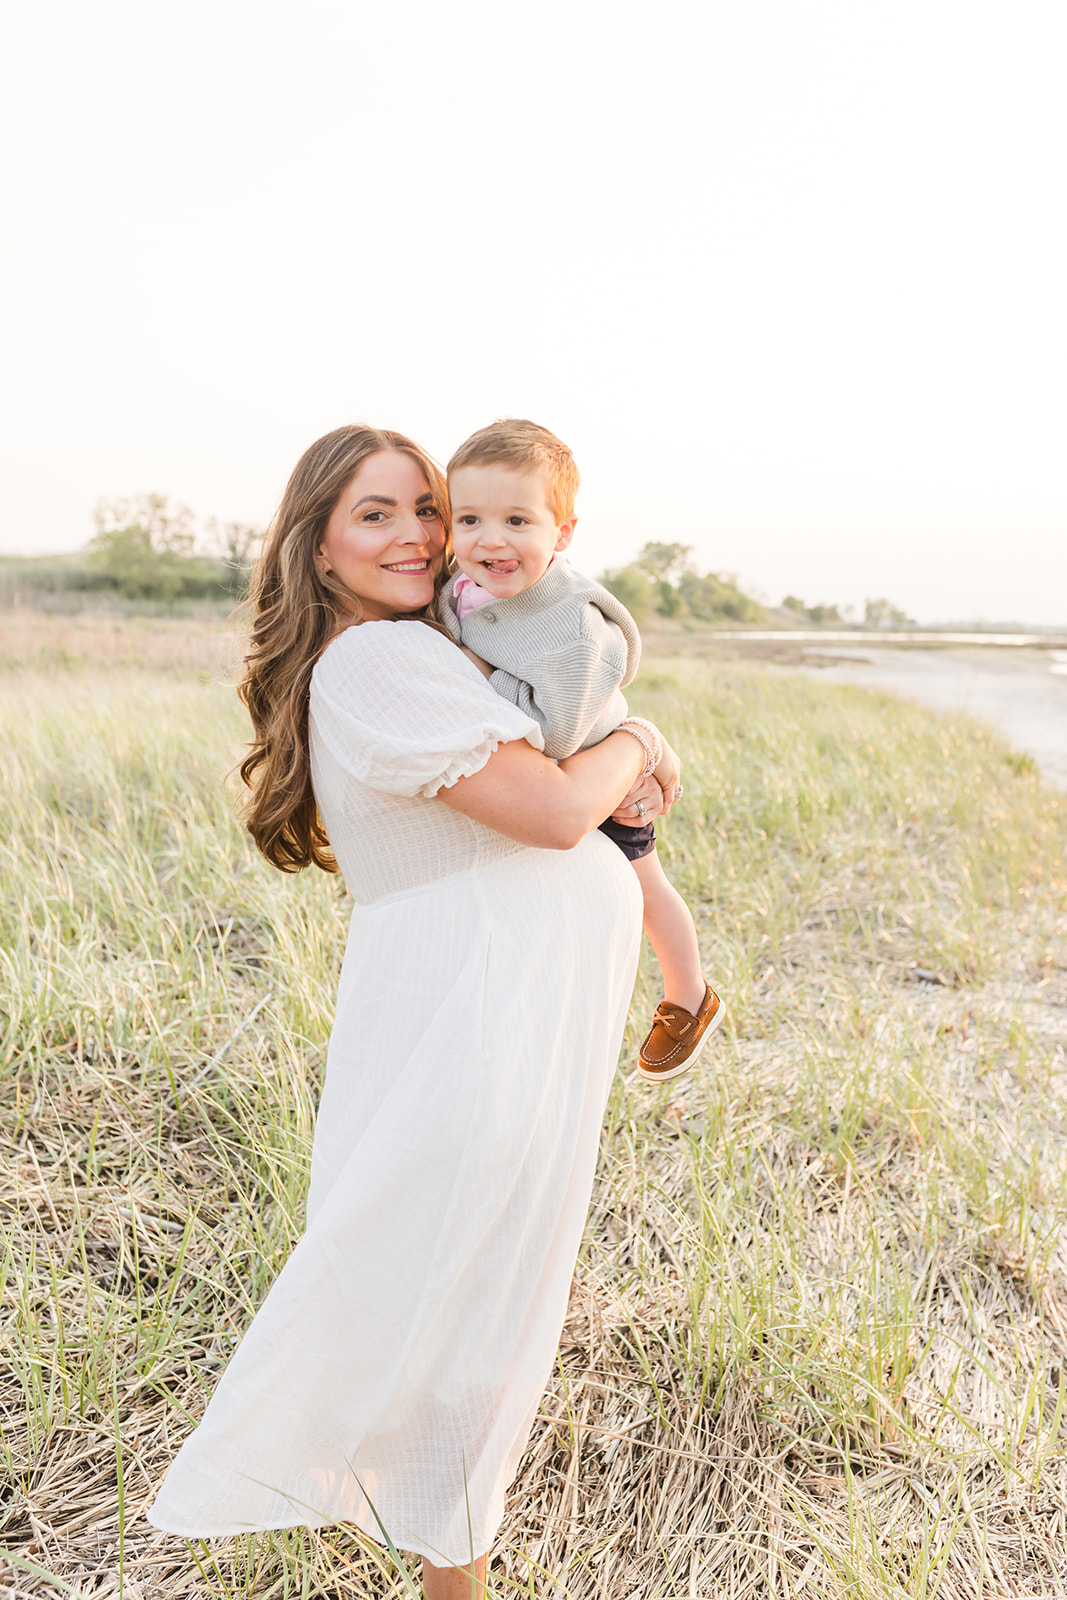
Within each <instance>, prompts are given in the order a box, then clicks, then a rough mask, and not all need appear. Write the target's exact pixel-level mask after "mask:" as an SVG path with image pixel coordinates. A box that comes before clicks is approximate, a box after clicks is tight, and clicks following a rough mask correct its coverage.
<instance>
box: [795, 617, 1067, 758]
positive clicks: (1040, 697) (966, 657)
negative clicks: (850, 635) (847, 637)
mask: <svg viewBox="0 0 1067 1600" xmlns="http://www.w3.org/2000/svg"><path fill="white" fill-rule="evenodd" d="M818 655H819V665H818V666H815V665H813V666H812V667H810V668H809V670H810V671H811V672H812V673H818V675H819V676H820V677H823V678H830V679H832V680H833V681H834V682H836V683H855V684H862V685H866V686H867V687H870V688H877V689H888V690H891V691H892V692H893V693H894V694H901V695H906V696H907V697H908V698H909V699H911V700H918V701H919V702H920V703H921V704H922V705H926V706H932V707H933V708H934V709H935V710H938V711H955V710H960V709H962V710H966V711H970V712H971V713H972V714H973V715H974V716H976V717H981V719H982V720H983V721H984V722H987V723H990V724H992V726H993V727H995V728H997V729H998V730H999V731H1000V732H1001V733H1003V734H1004V735H1005V736H1006V738H1007V739H1009V740H1010V742H1011V744H1012V745H1013V746H1014V747H1015V749H1017V750H1025V751H1027V752H1028V753H1029V754H1030V755H1032V756H1033V757H1034V758H1035V760H1036V761H1037V762H1038V764H1039V766H1040V767H1041V770H1042V772H1043V773H1044V775H1045V777H1046V778H1048V779H1049V781H1050V782H1052V783H1055V784H1056V785H1057V787H1059V788H1065V789H1067V651H1063V650H1027V649H1007V648H1003V647H1001V648H996V647H988V648H985V649H953V650H939V649H923V650H894V649H877V648H875V649H866V648H863V647H860V648H857V647H856V646H848V647H845V646H842V647H840V648H836V647H834V646H833V645H821V646H820V647H819V648H818ZM835 658H837V661H836V664H834V665H831V664H830V662H831V660H834V659H835Z"/></svg>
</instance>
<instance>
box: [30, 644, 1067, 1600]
mask: <svg viewBox="0 0 1067 1600" xmlns="http://www.w3.org/2000/svg"><path fill="white" fill-rule="evenodd" d="M120 645H121V648H120ZM127 647H129V639H128V638H127V640H126V643H125V645H122V644H121V641H120V644H119V645H115V646H114V647H113V648H112V647H109V652H108V653H105V654H104V655H102V656H101V655H100V654H99V653H98V654H97V655H96V656H95V657H94V655H93V653H92V651H90V650H86V651H85V652H83V655H82V658H81V659H80V661H79V663H78V664H76V665H74V666H71V665H69V664H68V665H66V666H63V665H54V664H52V665H49V664H48V661H47V660H46V661H45V662H44V664H43V665H42V663H41V661H40V659H39V658H38V657H34V658H33V659H31V660H29V664H27V661H28V659H29V658H28V657H27V654H26V652H23V655H22V656H21V657H19V656H18V654H17V652H16V653H15V654H16V664H14V665H11V666H10V667H9V670H7V671H6V672H5V673H3V674H0V706H2V708H3V711H2V718H3V720H2V726H0V763H2V768H3V787H4V794H5V804H6V819H5V821H6V826H5V828H4V829H3V834H2V843H0V875H2V878H3V896H2V908H0V918H2V923H0V930H2V931H0V962H2V979H0V982H2V1001H0V1003H2V1007H3V1014H2V1017H0V1027H2V1045H0V1061H2V1063H3V1065H2V1083H3V1097H2V1098H3V1118H4V1127H3V1137H4V1139H5V1143H6V1147H7V1150H8V1152H9V1157H8V1161H7V1163H6V1166H5V1173H4V1178H3V1185H2V1189H0V1228H2V1251H3V1262H4V1265H3V1318H4V1320H3V1334H2V1337H3V1362H2V1376H0V1416H2V1424H3V1452H4V1462H5V1472H6V1475H7V1477H8V1480H9V1488H8V1491H7V1493H6V1498H5V1500H4V1504H3V1509H2V1517H3V1522H2V1527H0V1546H2V1547H3V1548H4V1549H5V1550H6V1551H8V1552H9V1554H8V1557H7V1559H8V1563H9V1565H8V1578H7V1581H8V1585H9V1589H8V1592H9V1594H10V1595H12V1596H15V1595H30V1594H33V1595H53V1594H54V1595H60V1594H70V1593H74V1594H77V1595H80V1596H89V1595H94V1596H96V1595H99V1596H107V1595H112V1594H114V1595H119V1594H123V1595H126V1596H129V1597H133V1600H149V1597H156V1596H160V1597H186V1596H220V1597H221V1596H226V1597H233V1600H236V1597H237V1596H253V1595H255V1596H263V1597H265V1596H268V1595H269V1596H277V1597H282V1596H292V1597H294V1600H295V1597H307V1600H311V1597H319V1596H321V1597H324V1600H325V1597H337V1600H340V1597H346V1600H347V1597H349V1596H353V1597H354V1596H396V1597H400V1596H408V1597H409V1600H410V1595H411V1594H412V1592H417V1591H416V1590H413V1584H412V1581H411V1580H409V1578H408V1577H407V1576H406V1575H405V1573H404V1571H403V1570H402V1569H401V1567H400V1566H398V1564H397V1562H396V1561H395V1560H394V1559H393V1558H392V1557H391V1556H390V1555H389V1553H388V1552H387V1551H386V1550H384V1549H383V1548H382V1547H380V1546H378V1545H376V1544H374V1543H373V1542H372V1541H370V1540H368V1539H366V1538H364V1537H362V1536H359V1535H357V1534H355V1533H353V1532H352V1530H350V1529H344V1528H341V1529H336V1528H335V1529H325V1530H320V1531H317V1532H311V1531H309V1530H306V1529H305V1530H293V1531H291V1532H286V1533H280V1534H273V1535H262V1536H256V1537H254V1538H250V1539H244V1540H237V1541H218V1542H215V1543H213V1544H212V1545H211V1546H207V1545H203V1544H199V1545H186V1544H185V1543H183V1542H182V1541H180V1540H176V1539H172V1538H169V1537H166V1536H163V1535H160V1534H157V1533H155V1532H154V1531H153V1530H152V1529H150V1528H149V1527H148V1525H147V1523H146V1522H145V1521H144V1520H143V1512H144V1509H145V1507H146V1506H147V1504H148V1503H149V1501H150V1500H151V1498H152V1495H153V1493H154V1490H155V1487H156V1485H157V1483H158V1481H159V1479H160V1478H161V1476H162V1474H163V1472H164V1470H165V1468H166V1465H167V1462H168V1461H169V1459H170V1458H171V1457H172V1455H173V1453H174V1451H175V1449H176V1447H177V1445H178V1443H179V1442H180V1440H181V1439H182V1438H183V1437H184V1435H185V1433H186V1432H187V1431H188V1429H189V1427H190V1426H191V1425H192V1424H193V1422H194V1421H195V1419H196V1418H197V1417H198V1416H199V1415H200V1414H201V1412H202V1410H203V1407H204V1404H205V1402H206V1399H207V1396H208V1395H209V1393H210V1391H211V1389H212V1386H213V1384H214V1382H215V1381H216V1378H217V1376H218V1373H219V1371H220V1370H221V1368H222V1366H223V1365H224V1363H225V1361H226V1359H227V1357H228V1355H229V1352H230V1351H231V1350H232V1348H233V1346H234V1344H235V1343H236V1341H237V1339H238V1338H239V1336H240V1333H241V1330H242V1329H243V1328H244V1327H245V1326H246V1325H247V1322H248V1320H249V1318H250V1316H251V1315H252V1312H253V1310H254V1307H255V1305H256V1304H257V1303H258V1301H259V1300H260V1299H261V1298H262V1295H263V1293H264V1292H265V1289H266V1287H267V1286H268V1284H269V1282H270V1281H271V1279H272V1277H273V1275H274V1274H275V1273H276V1271H277V1270H278V1268H279V1266H280V1264H281V1263H282V1261H283V1260H284V1259H285V1256H286V1254H287V1253H288V1251H289V1249H290V1248H291V1246H292V1243H293V1241H294V1239H295V1238H296V1237H297V1235H298V1233H299V1229H300V1215H301V1203H302V1196H303V1192H304V1186H305V1183H306V1178H307V1169H308V1160H309V1152H310V1141H311V1133H312V1125H313V1116H314V1104H315V1099H316V1094H317V1088H318V1081H319V1074H320V1071H321V1067H322V1061H323V1052H324V1045H325V1040H326V1037H327V1033H328V1029H329V1024H330V1017H331V1011H332V1004H333V991H334V985H335V982H336V977H337V971H338V966H339V961H340V955H341V951H342V948H343V942H344V937H345V928H346V920H347V918H346V907H345V900H344V896H343V893H342V891H341V889H340V886H339V885H338V883H337V882H336V880H331V879H327V878H325V877H323V876H322V875H316V876H311V875H310V874H305V875H303V876H302V877H300V878H298V879H286V878H283V877H281V876H280V875H277V874H273V873H272V872H271V871H270V869H268V868H267V867H266V865H265V864H264V863H262V862H261V861H259V860H258V859H257V858H256V856H255V855H254V853H253V852H252V850H251V849H250V848H249V845H248V843H247V842H246V840H245V838H244V836H243V835H242V833H241V831H240V829H239V828H238V827H237V826H236V824H235V823H234V822H233V820H232V813H231V801H230V799H229V798H228V796H227V794H226V793H225V791H224V790H223V788H222V786H221V784H220V781H219V778H220V774H221V773H222V772H223V771H225V770H226V768H227V767H228V766H229V765H231V764H232V761H233V758H234V755H235V753H236V750H237V748H238V745H239V743H240V740H241V739H242V737H243V726H242V722H241V718H240V715H239V712H238V708H237V707H236V705H235V703H234V698H233V695H232V692H231V691H229V690H227V689H226V688H225V687H223V686H222V685H221V684H220V683H219V682H218V681H217V668H216V664H217V662H218V661H219V660H220V659H221V657H220V656H219V655H218V653H217V652H218V649H219V646H218V644H217V642H215V643H214V644H209V643H206V642H205V641H204V640H202V639H200V638H199V637H198V636H197V635H196V634H195V630H194V631H193V633H191V634H189V635H188V636H187V637H186V638H185V641H184V643H183V642H181V641H180V638H179V635H178V634H177V633H176V634H175V635H174V641H173V643H172V646H170V647H168V648H169V649H170V655H169V656H167V657H166V658H163V659H160V658H159V657H157V658H156V659H155V664H154V665H148V666H144V665H140V666H138V665H131V664H130V663H129V662H128V661H126V660H124V659H123V650H124V649H125V650H126V651H127V654H129V653H130V650H129V648H127ZM130 648H132V647H130ZM212 651H215V652H216V653H215V654H212V653H211V652H212ZM19 661H21V665H20V664H18V662H19ZM633 699H634V702H635V704H636V705H637V706H638V707H639V708H640V709H641V710H642V711H644V712H645V713H646V714H648V715H651V716H653V717H655V718H656V719H657V720H659V721H661V722H662V724H663V726H664V727H665V728H666V729H667V730H668V731H669V732H670V733H671V734H672V735H673V737H674V739H675V741H676V743H677V744H678V746H679V748H680V749H681V750H682V752H683V754H684V756H685V759H686V763H687V773H686V782H687V794H686V800H685V802H684V805H683V806H682V807H680V808H679V810H678V812H677V813H676V814H675V817H674V818H673V819H672V820H671V821H670V822H669V823H668V824H667V825H666V826H665V827H664V828H663V829H662V848H663V851H664V856H665V859H666V862H667V865H668V868H669V870H670V871H671V873H672V875H673V876H674V878H675V881H676V882H677V883H678V884H679V887H680V888H681V889H682V891H683V892H684V893H685V894H686V895H687V896H688V897H689V900H690V903H691V904H692V905H693V907H694V909H695V910H696V912H697V915H698V920H699V923H700V927H701V936H702V940H703V943H704V947H705V950H706V954H707V961H708V968H709V971H710V972H711V973H712V974H713V976H714V978H715V979H716V980H717V985H718V986H719V987H721V989H722V991H723V993H724V994H725V995H726V996H727V998H728V1002H729V1006H730V1011H729V1017H728V1024H727V1026H726V1027H725V1028H724V1029H723V1030H722V1033H721V1035H720V1036H719V1038H718V1039H717V1041H716V1043H715V1044H714V1046H713V1047H711V1048H709V1050H708V1051H707V1052H706V1054H705V1057H704V1058H703V1060H702V1062H701V1064H700V1066H699V1068H698V1070H697V1071H695V1072H694V1073H693V1074H692V1075H691V1076H690V1077H688V1078H682V1079H681V1080H677V1081H676V1082H674V1083H672V1084H669V1085H663V1086H661V1087H660V1088H658V1089H650V1088H649V1087H648V1086H647V1085H645V1084H644V1083H643V1082H641V1080H639V1079H637V1078H636V1077H635V1076H634V1075H633V1073H632V1071H631V1070H630V1066H631V1064H632V1059H633V1054H634V1050H635V1047H636V1043H637V1041H638V1039H639V1037H640V1034H641V1032H642V1031H643V1028H644V1026H645V1025H646V1023H647V1017H648V1014H649V1012H650V1010H651V1008H652V1006H653V1005H654V1003H655V999H656V993H655V984H654V973H653V971H652V968H651V965H650V964H649V963H648V962H647V961H646V962H645V963H644V964H643V966H642V972H641V976H640V979H639V984H638V990H637V993H636V995H635V1002H634V1009H633V1020H632V1025H631V1030H630V1034H629V1037H628V1041H627V1048H626V1053H625V1056H624V1062H623V1070H622V1071H621V1072H620V1075H619V1077H618V1079H617V1082H616V1085H615V1089H614V1092H613V1095H612V1099H611V1103H610V1106H609V1112H608V1118H607V1124H606V1132H605V1139H604V1149H603V1158H602V1163H601V1171H600V1177H599V1181H598V1185H597V1189H596V1194H595V1197H594V1206H593V1211H592V1215H591V1218H590V1224H589V1228H588V1232H587V1238H586V1244H585V1247H584V1250H583V1255H582V1258H581V1261H580V1263H579V1269H578V1272H577V1275H576V1279H575V1286H574V1293H573V1299H572V1306H571V1312H570V1315H569V1319H568V1322H567V1324H566V1327H565V1329H564V1336H563V1340H562V1343H561V1349H560V1357H559V1363H558V1369H557V1372H556V1375H555V1378H554V1381H553V1383H552V1385H551V1386H550V1389H549V1391H548V1393H547V1394H546V1396H545V1399H544V1402H543V1405H542V1408H541V1416H540V1419H539V1421H538V1423H537V1425H536V1428H535V1431H534V1436H533V1439H532V1442H531V1447H530V1451H529V1453H528V1455H527V1457H526V1458H525V1461H524V1463H523V1465H522V1468H521V1471H520V1475H519V1478H518V1480H517V1482H516V1484H515V1486H514V1491H513V1493H512V1496H511V1498H510V1500H509V1509H508V1517H507V1522H506V1525H505V1528H504V1530H503V1534H502V1538H501V1544H500V1548H499V1551H498V1553H497V1556H496V1559H495V1562H494V1566H493V1585H494V1593H495V1594H497V1595H498V1596H509V1597H510V1596H516V1597H517V1596H538V1597H547V1596H553V1597H559V1600H563V1597H573V1600H587V1597H589V1600H591V1597H594V1596H596V1597H609V1596H610V1597H611V1600H630V1597H633V1600H683V1597H693V1596H701V1597H705V1600H711V1597H713V1596H731V1597H738V1600H740V1597H747V1596H753V1597H761V1600H762V1597H770V1596H776V1597H777V1596H782V1597H787V1596H803V1597H804V1600H813V1597H815V1600H818V1597H834V1600H837V1597H844V1596H849V1597H866V1596H883V1595H884V1596H914V1597H922V1600H932V1597H933V1596H935V1595H936V1596H940V1597H943V1600H973V1597H975V1596H979V1595H984V1596H989V1597H994V1596H1008V1595H1013V1596H1030V1595H1049V1596H1052V1595H1062V1594H1063V1593H1064V1590H1065V1584H1067V1458H1065V1454H1064V1449H1065V1444H1067V1376H1065V1374H1067V1261H1065V1258H1064V1251H1063V1233H1062V1225H1063V1219H1064V1214H1065V1208H1067V1168H1065V1155H1067V1138H1065V1129H1064V1120H1063V1090H1064V1074H1065V1067H1067V1057H1065V1039H1067V917H1065V910H1067V904H1065V902H1067V894H1065V876H1067V874H1065V862H1064V846H1065V844H1067V801H1065V799H1064V798H1063V797H1061V796H1057V795H1055V794H1054V793H1053V792H1051V791H1049V790H1048V789H1046V788H1044V787H1043V786H1042V784H1041V783H1040V781H1039V779H1038V778H1037V776H1036V774H1035V773H1034V772H1033V771H1032V770H1030V769H1029V768H1027V767H1026V765H1025V764H1020V763H1018V762H1015V763H1012V762H1011V761H1010V760H1009V758H1008V755H1007V753H1006V752H1005V751H1004V749H1003V748H1002V747H1001V746H1000V745H999V744H998V743H997V742H996V741H995V739H994V738H993V737H992V736H991V735H989V734H987V733H985V732H984V731H983V730H982V729H981V728H979V727H978V726H977V725H975V724H973V723H971V722H969V721H968V720H967V719H965V718H960V719H955V720H945V719H940V718H937V717H935V716H933V715H931V714H929V713H926V712H923V711H920V710H918V709H915V708H912V707H910V706H907V705H905V704H903V703H900V702H897V701H892V700H888V699H881V698H879V697H876V696H873V695H870V694H868V693H865V692H861V691H858V690H850V689H845V688H838V687H831V686H827V685H823V684H820V683H817V682H811V681H810V680H809V679H808V678H793V677H788V676H785V675H782V674H776V673H769V672H767V671H765V670H763V669H761V668H759V667H758V666H751V665H745V664H743V663H740V664H739V663H733V664H731V663H715V662H702V663H692V662H686V661H677V662H672V661H666V660H663V661H657V662H653V663H652V665H651V666H650V667H649V668H647V669H646V671H645V673H644V675H643V678H642V680H641V683H640V685H639V686H638V689H637V692H636V693H635V695H634V696H633ZM388 1289H389V1286H388V1284H387V1283H383V1284H382V1285H381V1286H380V1290H381V1292H382V1293H388Z"/></svg>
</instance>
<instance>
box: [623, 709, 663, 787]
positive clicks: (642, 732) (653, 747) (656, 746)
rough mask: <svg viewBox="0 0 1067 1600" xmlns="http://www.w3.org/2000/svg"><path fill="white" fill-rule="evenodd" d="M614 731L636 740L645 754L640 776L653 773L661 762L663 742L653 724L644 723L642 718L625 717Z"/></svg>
mask: <svg viewBox="0 0 1067 1600" xmlns="http://www.w3.org/2000/svg"><path fill="white" fill-rule="evenodd" d="M615 731H616V732H617V733H628V734H629V735H630V737H631V738H633V739H636V740H637V742H638V744H639V745H640V746H641V748H642V750H643V751H644V752H645V764H644V766H643V767H642V769H641V776H642V777H644V776H645V775H646V774H647V773H649V772H655V770H656V768H657V767H658V766H659V764H660V762H661V761H662V760H663V740H662V738H661V737H660V731H659V729H658V728H657V727H656V726H655V725H654V724H653V723H651V722H646V721H645V719H644V717H627V718H626V720H625V721H624V722H620V723H619V726H618V728H617V729H616V730H615Z"/></svg>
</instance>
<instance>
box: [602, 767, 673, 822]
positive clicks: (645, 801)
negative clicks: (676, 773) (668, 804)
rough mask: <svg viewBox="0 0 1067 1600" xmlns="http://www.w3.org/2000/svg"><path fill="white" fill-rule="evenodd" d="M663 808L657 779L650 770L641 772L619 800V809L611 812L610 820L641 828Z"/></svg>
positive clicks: (661, 792)
mask: <svg viewBox="0 0 1067 1600" xmlns="http://www.w3.org/2000/svg"><path fill="white" fill-rule="evenodd" d="M663 809H664V806H663V790H662V789H661V788H660V786H659V782H658V780H657V779H656V778H655V777H654V776H653V774H652V773H651V772H648V773H642V775H641V777H639V778H638V780H637V782H636V783H635V784H634V786H633V788H632V789H631V790H630V792H629V794H628V795H626V796H625V798H624V799H623V800H622V801H621V802H620V805H619V809H618V810H617V811H613V812H612V814H611V820H612V822H622V823H625V825H626V827H628V828H643V827H644V825H645V823H646V822H651V821H652V818H653V817H658V816H659V814H660V812H661V811H662V810H663Z"/></svg>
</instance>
